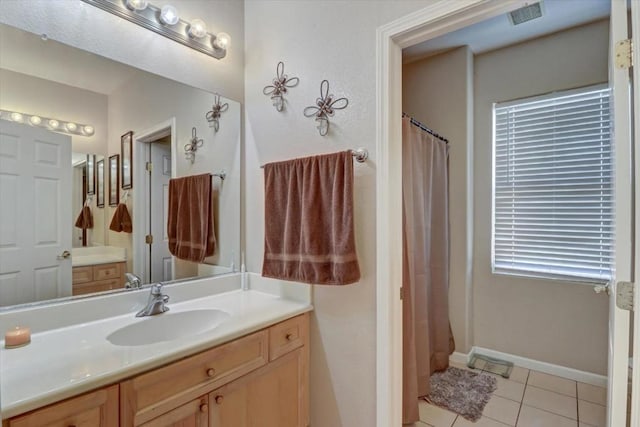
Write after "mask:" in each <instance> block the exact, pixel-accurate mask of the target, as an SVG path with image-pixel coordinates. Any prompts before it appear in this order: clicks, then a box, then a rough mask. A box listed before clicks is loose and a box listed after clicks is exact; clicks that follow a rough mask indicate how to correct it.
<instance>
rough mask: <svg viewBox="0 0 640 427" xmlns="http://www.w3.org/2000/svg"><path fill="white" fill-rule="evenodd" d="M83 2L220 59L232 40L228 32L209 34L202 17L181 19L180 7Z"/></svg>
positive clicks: (137, 0) (136, 1) (138, 0)
mask: <svg viewBox="0 0 640 427" xmlns="http://www.w3.org/2000/svg"><path fill="white" fill-rule="evenodd" d="M82 1H83V2H85V3H87V4H90V5H92V6H95V7H98V8H100V9H102V10H106V11H107V12H109V13H112V14H114V15H116V16H119V17H120V18H123V19H126V20H127V21H130V22H133V23H134V24H138V25H140V26H141V27H144V28H146V29H147V30H150V31H153V32H154V33H157V34H160V35H162V36H165V37H167V38H169V39H171V40H173V41H175V42H178V43H181V44H183V45H185V46H188V47H190V48H192V49H195V50H197V51H200V52H202V53H205V54H207V55H209V56H212V57H214V58H217V59H222V58H224V57H225V56H226V54H227V49H228V48H229V44H230V43H231V37H230V36H229V34H227V33H218V34H215V35H214V34H211V33H208V32H207V26H206V24H205V23H204V22H203V21H202V20H201V19H194V20H192V21H191V22H187V21H184V20H182V19H180V16H179V15H178V10H177V9H176V8H175V7H173V6H171V5H165V6H163V7H162V8H159V7H157V6H154V5H152V4H151V3H149V2H148V1H147V0H82Z"/></svg>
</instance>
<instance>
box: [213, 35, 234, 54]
mask: <svg viewBox="0 0 640 427" xmlns="http://www.w3.org/2000/svg"><path fill="white" fill-rule="evenodd" d="M230 44H231V36H230V35H229V34H227V33H218V34H216V38H215V40H214V41H213V47H215V48H216V49H222V50H226V49H227V48H228V47H229V45H230Z"/></svg>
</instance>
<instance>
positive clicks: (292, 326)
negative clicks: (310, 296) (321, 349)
mask: <svg viewBox="0 0 640 427" xmlns="http://www.w3.org/2000/svg"><path fill="white" fill-rule="evenodd" d="M308 324H309V316H307V315H306V314H303V315H301V316H298V317H294V318H293V319H289V320H285V321H284V322H282V323H278V324H277V325H275V326H272V327H271V328H269V360H270V361H271V360H275V359H277V358H278V357H280V356H282V355H283V354H286V353H288V352H290V351H292V350H295V349H296V348H298V347H302V346H303V345H304V343H305V341H306V338H307V337H306V333H307V330H308Z"/></svg>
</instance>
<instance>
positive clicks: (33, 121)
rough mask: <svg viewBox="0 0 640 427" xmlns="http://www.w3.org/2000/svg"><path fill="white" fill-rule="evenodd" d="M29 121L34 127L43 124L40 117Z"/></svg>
mask: <svg viewBox="0 0 640 427" xmlns="http://www.w3.org/2000/svg"><path fill="white" fill-rule="evenodd" d="M29 121H30V122H31V124H32V125H34V126H38V125H39V124H40V123H42V119H41V118H40V117H38V116H31V117H29Z"/></svg>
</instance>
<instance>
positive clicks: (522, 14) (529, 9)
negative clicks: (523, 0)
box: [508, 2, 542, 25]
mask: <svg viewBox="0 0 640 427" xmlns="http://www.w3.org/2000/svg"><path fill="white" fill-rule="evenodd" d="M508 15H509V21H511V23H512V24H513V25H520V24H522V23H524V22H527V21H531V20H532V19H537V18H540V17H541V16H542V2H537V3H533V4H530V5H528V6H525V7H521V8H520V9H516V10H514V11H512V12H509V13H508Z"/></svg>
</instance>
